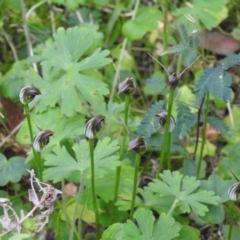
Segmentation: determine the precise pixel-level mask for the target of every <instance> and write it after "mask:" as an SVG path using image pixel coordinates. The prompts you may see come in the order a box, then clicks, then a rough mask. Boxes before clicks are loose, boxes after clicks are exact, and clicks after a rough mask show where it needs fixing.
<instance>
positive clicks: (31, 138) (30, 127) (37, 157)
mask: <svg viewBox="0 0 240 240" xmlns="http://www.w3.org/2000/svg"><path fill="white" fill-rule="evenodd" d="M24 108H25V113H26V117H27V123H28V130H29V135H30V140H31V145H32V144H33V130H32V122H31V117H30V111H29V107H28V104H25V105H24ZM32 150H33V156H34V158H35V161H36V164H37V168H38V174H39V179H40V181H41V182H42V161H41V155H40V153H37V152H36V151H35V149H34V148H33V146H32Z"/></svg>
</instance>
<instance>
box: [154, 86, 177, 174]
mask: <svg viewBox="0 0 240 240" xmlns="http://www.w3.org/2000/svg"><path fill="white" fill-rule="evenodd" d="M173 97H174V88H170V92H169V100H168V114H167V123H166V128H165V133H164V140H163V145H162V150H161V155H160V161H159V165H158V171H157V176H156V178H159V173H160V172H161V171H162V168H163V163H164V159H165V156H166V152H167V163H168V169H171V162H170V153H171V148H170V145H171V134H170V132H169V130H170V120H171V112H172V105H173ZM166 149H167V151H166Z"/></svg>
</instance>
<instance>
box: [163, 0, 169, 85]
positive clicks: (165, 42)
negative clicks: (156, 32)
mask: <svg viewBox="0 0 240 240" xmlns="http://www.w3.org/2000/svg"><path fill="white" fill-rule="evenodd" d="M163 21H164V24H163V47H164V49H166V48H167V47H168V0H165V1H164V16H163ZM163 65H164V66H168V54H166V55H165V56H164V58H163ZM166 80H167V75H166Z"/></svg>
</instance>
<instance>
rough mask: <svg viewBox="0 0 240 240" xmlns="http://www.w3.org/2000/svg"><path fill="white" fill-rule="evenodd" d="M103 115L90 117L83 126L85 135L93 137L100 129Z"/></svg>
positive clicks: (103, 118)
mask: <svg viewBox="0 0 240 240" xmlns="http://www.w3.org/2000/svg"><path fill="white" fill-rule="evenodd" d="M104 120H105V117H104V116H102V115H97V116H95V117H93V118H91V119H90V120H89V121H88V122H87V124H86V128H85V135H86V137H87V138H89V139H94V138H95V135H96V133H97V132H98V131H100V129H101V127H102V124H103V123H104Z"/></svg>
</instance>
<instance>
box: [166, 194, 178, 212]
mask: <svg viewBox="0 0 240 240" xmlns="http://www.w3.org/2000/svg"><path fill="white" fill-rule="evenodd" d="M177 203H178V199H177V198H176V199H175V200H174V202H173V204H172V206H171V208H170V209H169V211H168V213H167V217H170V216H171V215H172V213H173V211H174V209H175V208H176V207H177Z"/></svg>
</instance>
